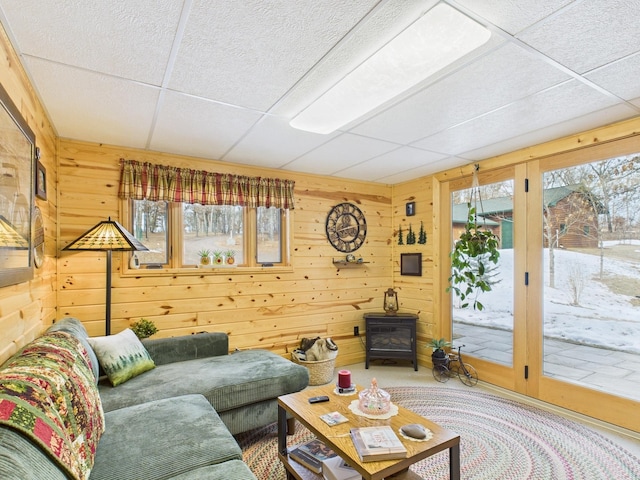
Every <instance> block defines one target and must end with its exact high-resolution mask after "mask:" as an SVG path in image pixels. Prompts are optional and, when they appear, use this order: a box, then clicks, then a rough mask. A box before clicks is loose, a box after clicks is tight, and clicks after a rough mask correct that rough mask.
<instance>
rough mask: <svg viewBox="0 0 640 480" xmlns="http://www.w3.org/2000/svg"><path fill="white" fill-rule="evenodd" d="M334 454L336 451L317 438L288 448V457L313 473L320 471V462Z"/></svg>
mask: <svg viewBox="0 0 640 480" xmlns="http://www.w3.org/2000/svg"><path fill="white" fill-rule="evenodd" d="M336 456H337V454H336V452H334V451H333V450H331V448H329V447H327V446H326V445H325V444H324V443H323V442H322V441H321V440H319V439H317V438H314V439H313V440H311V441H308V442H306V443H301V444H300V445H296V446H295V447H292V448H290V449H289V457H290V458H292V459H293V460H295V461H296V462H298V463H299V464H301V465H303V466H305V467H307V468H308V469H309V470H311V471H312V472H315V473H321V472H322V462H324V461H325V460H328V459H330V458H333V457H336Z"/></svg>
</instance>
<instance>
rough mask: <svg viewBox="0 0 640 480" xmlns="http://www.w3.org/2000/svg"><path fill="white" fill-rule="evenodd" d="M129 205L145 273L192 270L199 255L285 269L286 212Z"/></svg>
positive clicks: (133, 202) (151, 203)
mask: <svg viewBox="0 0 640 480" xmlns="http://www.w3.org/2000/svg"><path fill="white" fill-rule="evenodd" d="M130 202H131V203H130V207H129V209H130V215H129V216H130V222H131V231H132V232H133V233H134V235H135V236H136V238H137V239H138V240H140V241H141V242H142V243H143V244H144V245H145V246H146V247H147V248H149V252H138V253H137V254H136V255H138V258H139V259H140V265H141V266H142V267H143V268H144V267H147V268H149V267H151V268H153V266H156V265H161V266H163V267H165V268H183V267H184V268H189V267H191V268H195V267H196V266H197V265H198V264H199V254H198V252H200V251H202V250H209V251H210V252H211V255H212V256H215V255H216V254H218V255H223V256H225V257H226V256H228V255H230V254H232V255H233V256H234V257H235V265H237V266H239V267H255V266H261V265H264V264H268V265H269V266H274V265H286V264H287V263H288V255H287V252H288V243H289V242H288V235H289V229H288V224H287V219H288V210H282V209H279V208H274V207H271V208H265V207H258V208H248V207H240V206H231V205H200V204H191V203H176V202H164V201H149V200H130ZM174 226H175V227H174Z"/></svg>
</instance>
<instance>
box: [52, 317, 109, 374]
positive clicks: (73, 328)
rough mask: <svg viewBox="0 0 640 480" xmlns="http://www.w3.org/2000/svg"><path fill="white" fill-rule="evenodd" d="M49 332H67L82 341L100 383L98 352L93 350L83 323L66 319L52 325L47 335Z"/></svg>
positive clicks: (73, 319) (75, 319)
mask: <svg viewBox="0 0 640 480" xmlns="http://www.w3.org/2000/svg"><path fill="white" fill-rule="evenodd" d="M49 332H67V333H70V334H71V335H73V336H74V337H76V338H77V339H78V340H80V343H82V346H83V347H84V348H85V350H86V351H87V353H88V354H89V360H90V361H91V371H92V372H93V375H94V376H95V377H96V383H98V378H99V377H100V366H99V365H98V358H97V357H96V352H94V351H93V348H92V347H91V345H90V344H89V334H88V333H87V329H86V328H84V325H83V324H82V322H81V321H80V320H78V319H77V318H73V317H65V318H63V319H61V320H58V321H57V322H56V323H54V324H53V325H51V326H50V327H49V328H48V329H47V333H49Z"/></svg>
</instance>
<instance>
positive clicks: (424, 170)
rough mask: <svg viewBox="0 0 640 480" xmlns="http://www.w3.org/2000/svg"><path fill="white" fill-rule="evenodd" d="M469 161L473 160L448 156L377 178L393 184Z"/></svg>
mask: <svg viewBox="0 0 640 480" xmlns="http://www.w3.org/2000/svg"><path fill="white" fill-rule="evenodd" d="M469 163H471V162H470V161H469V160H466V159H464V158H458V157H446V158H444V159H442V160H438V161H435V162H432V163H429V164H427V165H423V166H421V167H416V168H413V169H411V170H403V171H399V172H397V173H393V174H391V175H388V176H385V177H380V178H378V179H376V181H377V182H379V183H389V184H392V185H393V184H396V183H401V182H408V181H410V180H415V179H416V178H420V177H424V176H427V175H433V174H434V173H437V172H442V171H444V170H448V169H450V168H455V167H460V166H462V165H468V164H469Z"/></svg>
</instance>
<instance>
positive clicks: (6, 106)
mask: <svg viewBox="0 0 640 480" xmlns="http://www.w3.org/2000/svg"><path fill="white" fill-rule="evenodd" d="M0 124H2V129H0V286H5V285H15V284H17V283H22V282H26V281H28V280H30V279H32V278H33V265H34V262H33V255H32V247H33V240H32V229H31V216H32V212H33V203H34V198H33V194H34V192H33V185H34V182H33V179H34V171H35V163H36V161H35V154H36V137H35V134H34V133H33V130H31V128H29V125H28V124H27V122H26V121H25V120H24V119H23V118H22V116H21V115H20V110H19V109H18V108H17V107H16V106H15V104H14V103H13V101H12V100H11V98H10V97H9V95H8V94H7V92H6V90H5V89H4V88H3V87H2V86H0Z"/></svg>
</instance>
